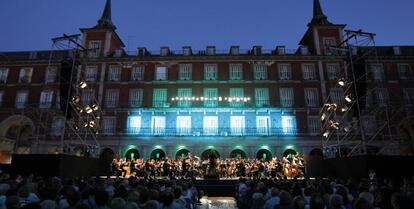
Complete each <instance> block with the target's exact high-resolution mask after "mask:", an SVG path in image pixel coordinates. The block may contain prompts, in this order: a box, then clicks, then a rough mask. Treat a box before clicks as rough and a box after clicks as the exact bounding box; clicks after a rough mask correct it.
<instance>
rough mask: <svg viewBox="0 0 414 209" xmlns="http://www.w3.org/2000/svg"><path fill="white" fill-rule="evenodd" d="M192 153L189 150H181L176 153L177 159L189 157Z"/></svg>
mask: <svg viewBox="0 0 414 209" xmlns="http://www.w3.org/2000/svg"><path fill="white" fill-rule="evenodd" d="M189 152H190V151H189V150H188V149H180V150H178V151H177V153H175V159H180V158H182V157H187V155H188V153H189Z"/></svg>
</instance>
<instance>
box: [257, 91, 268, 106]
mask: <svg viewBox="0 0 414 209" xmlns="http://www.w3.org/2000/svg"><path fill="white" fill-rule="evenodd" d="M254 96H255V101H256V107H268V106H269V89H268V88H255V89H254Z"/></svg>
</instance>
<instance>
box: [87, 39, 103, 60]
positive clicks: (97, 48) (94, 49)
mask: <svg viewBox="0 0 414 209" xmlns="http://www.w3.org/2000/svg"><path fill="white" fill-rule="evenodd" d="M100 52H101V41H89V47H88V56H89V57H90V58H96V57H99V54H100Z"/></svg>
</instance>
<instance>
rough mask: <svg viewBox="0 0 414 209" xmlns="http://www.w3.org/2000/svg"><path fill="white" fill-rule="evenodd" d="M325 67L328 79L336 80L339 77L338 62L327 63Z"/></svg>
mask: <svg viewBox="0 0 414 209" xmlns="http://www.w3.org/2000/svg"><path fill="white" fill-rule="evenodd" d="M326 68H327V70H326V71H327V74H328V79H329V80H331V81H336V80H338V79H339V78H340V76H341V70H340V66H339V64H327V65H326Z"/></svg>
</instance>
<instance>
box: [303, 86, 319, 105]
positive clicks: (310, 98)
mask: <svg viewBox="0 0 414 209" xmlns="http://www.w3.org/2000/svg"><path fill="white" fill-rule="evenodd" d="M305 102H306V106H307V107H317V106H318V105H319V94H318V89H317V88H305Z"/></svg>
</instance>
